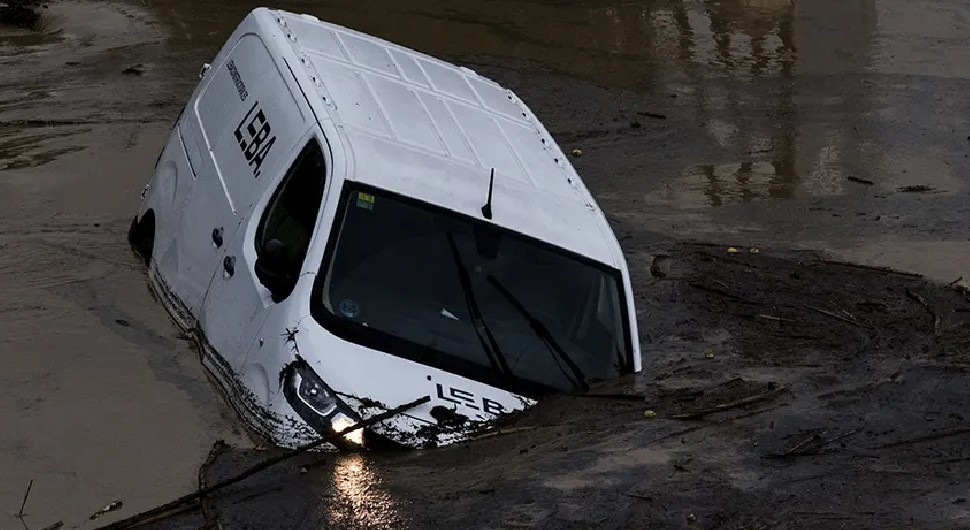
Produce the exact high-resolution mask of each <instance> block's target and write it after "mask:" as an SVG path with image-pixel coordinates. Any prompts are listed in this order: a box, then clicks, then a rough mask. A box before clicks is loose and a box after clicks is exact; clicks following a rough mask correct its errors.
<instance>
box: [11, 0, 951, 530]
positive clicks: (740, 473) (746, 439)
mask: <svg viewBox="0 0 970 530" xmlns="http://www.w3.org/2000/svg"><path fill="white" fill-rule="evenodd" d="M17 5H28V4H26V3H20V2H7V3H3V4H0V6H5V7H4V8H2V9H9V8H11V6H17ZM255 5H256V4H255V3H253V2H248V1H239V2H231V3H226V2H215V1H214V0H200V1H195V2H186V1H185V0H155V1H152V2H140V1H139V2H134V1H132V2H86V1H74V0H62V1H57V2H50V3H49V4H47V6H46V7H44V6H40V7H31V9H32V12H34V13H39V15H40V17H39V19H37V21H36V23H35V24H32V25H27V26H28V28H29V29H28V28H25V27H24V26H25V25H24V24H19V23H18V22H17V19H16V18H14V19H13V20H11V19H10V18H9V15H4V16H3V17H0V18H3V20H0V72H2V74H3V79H4V82H3V83H0V251H2V252H0V420H2V422H3V423H2V425H3V428H2V429H0V469H2V470H3V473H0V477H2V479H0V502H5V503H6V504H5V505H4V506H8V508H6V509H5V510H4V511H3V513H0V527H2V528H7V527H12V528H16V527H22V525H21V521H20V520H17V519H16V518H13V517H12V515H10V514H15V513H17V511H18V508H19V507H20V504H21V501H22V499H23V495H24V491H25V488H26V487H27V484H28V483H29V482H30V481H31V480H33V481H34V482H33V486H32V489H31V493H30V495H29V498H28V502H27V503H26V507H25V509H24V512H25V514H26V516H25V518H24V520H23V523H25V524H27V525H28V526H29V528H31V529H34V528H43V527H45V526H47V525H49V524H52V523H54V522H56V521H58V520H63V521H64V523H65V525H66V526H67V527H73V526H77V527H78V528H90V527H93V526H96V525H97V524H105V523H110V522H111V521H113V520H116V519H119V518H122V517H126V516H129V515H131V514H133V513H135V512H138V511H141V510H144V509H147V508H150V507H152V506H154V505H157V504H160V503H162V502H165V501H168V500H170V499H172V498H175V497H178V496H180V495H182V494H185V493H188V492H190V491H193V490H195V489H196V488H198V487H199V467H200V465H203V464H205V465H204V466H203V470H202V471H203V472H202V478H203V479H204V480H205V481H208V482H209V483H212V482H213V481H215V480H218V479H219V478H220V477H225V476H229V475H232V474H233V473H234V472H237V471H238V470H240V469H242V468H244V467H245V466H247V465H249V464H251V463H253V462H256V461H259V460H260V459H262V458H265V457H266V456H267V452H266V451H262V450H255V449H254V448H253V443H252V442H251V441H250V440H249V439H248V438H247V437H246V436H244V435H243V434H242V433H243V429H242V428H241V426H240V425H239V424H238V419H237V417H236V415H235V414H234V412H233V411H232V409H231V408H230V407H229V406H227V405H226V404H225V402H224V401H223V400H222V398H221V397H220V396H219V394H218V392H216V391H215V390H214V389H213V388H212V385H210V384H209V382H208V381H207V379H206V376H205V374H204V372H203V370H202V368H201V366H200V363H199V354H198V351H196V350H194V349H193V348H192V346H191V345H190V344H189V342H188V341H186V340H185V337H184V336H182V335H181V334H180V333H179V332H178V331H177V330H176V328H175V327H174V326H173V325H172V324H171V323H170V322H169V321H168V318H167V316H166V315H165V312H164V310H163V309H162V308H161V307H160V305H159V304H158V303H157V301H156V300H154V299H153V298H152V296H151V294H150V292H149V290H148V288H147V285H146V279H145V274H144V268H143V267H142V266H141V264H140V263H139V262H138V260H137V259H136V258H135V257H134V256H132V255H131V252H130V250H129V249H128V246H127V243H126V242H125V231H126V229H127V227H128V223H129V222H130V221H131V216H132V214H133V212H134V210H135V208H136V205H137V203H138V194H139V192H140V191H141V189H142V186H143V185H144V184H145V182H146V181H147V179H148V176H149V174H150V172H151V167H152V165H153V162H154V160H155V158H156V157H157V155H158V151H159V149H160V148H161V147H162V144H163V142H164V141H165V138H166V136H167V133H168V131H169V128H170V127H171V124H172V122H173V120H174V119H175V117H176V116H177V115H178V112H179V110H180V109H181V107H182V105H183V104H184V101H185V99H186V97H187V96H188V95H189V94H190V92H191V90H192V89H193V87H194V84H195V82H196V81H197V79H198V78H197V74H198V71H199V67H200V66H201V64H202V63H203V62H206V61H208V60H210V59H211V57H212V55H214V53H215V52H216V50H217V49H218V47H219V46H220V45H221V44H222V42H223V41H224V39H225V38H226V37H227V36H228V34H229V33H230V32H231V31H232V29H233V27H234V26H235V24H236V22H237V21H238V20H239V19H240V18H241V17H242V16H243V15H244V14H245V13H246V12H247V11H248V10H249V9H251V8H252V7H255ZM277 5H279V6H280V7H283V8H286V9H290V10H293V11H302V12H308V13H311V14H314V15H316V16H318V17H320V18H323V19H326V20H330V21H333V22H337V23H340V24H345V25H348V26H350V27H353V28H355V29H359V30H362V31H367V32H370V33H373V34H376V35H379V36H382V37H386V38H389V39H391V40H394V41H396V42H400V43H402V44H405V45H408V46H412V47H415V48H417V49H419V50H421V51H424V52H427V53H431V54H434V55H438V56H441V57H444V58H448V59H451V60H454V61H456V62H459V63H461V64H463V65H466V66H468V67H470V68H473V69H475V70H477V71H479V72H481V73H483V74H485V75H487V76H489V77H491V78H493V79H495V80H496V81H498V82H500V83H502V84H505V85H507V86H509V87H510V88H512V89H514V90H515V91H516V92H517V93H518V94H519V95H520V96H521V97H522V98H523V99H524V100H525V101H526V102H527V103H528V104H529V106H530V107H532V108H533V110H535V112H536V113H537V115H538V116H539V117H540V119H542V120H543V122H544V123H545V124H546V125H547V127H548V128H549V130H550V131H551V132H552V133H553V135H554V136H555V138H556V139H557V141H558V142H560V143H561V145H562V147H563V149H564V150H565V151H566V152H572V151H573V150H574V149H580V150H581V153H582V154H581V156H578V157H574V158H573V159H572V162H573V163H574V164H575V165H576V167H577V169H578V171H579V173H580V174H581V175H582V176H583V178H584V180H585V182H586V183H587V185H588V186H589V188H590V189H591V190H592V191H593V193H594V195H595V196H596V198H597V200H598V202H599V203H600V205H601V206H603V208H604V209H605V210H606V211H607V213H608V216H609V218H610V221H611V223H612V224H613V225H614V227H615V228H616V230H617V233H618V235H619V236H620V238H621V245H622V246H623V248H624V250H625V251H626V253H627V257H628V260H629V262H630V267H631V270H632V272H633V274H634V276H635V290H636V291H637V293H638V296H639V297H640V298H639V299H638V309H639V311H640V315H639V321H640V330H641V333H642V337H641V344H642V347H643V350H644V373H643V374H642V375H640V376H638V377H634V378H630V379H629V380H627V381H622V382H620V383H619V384H618V385H616V386H615V387H613V388H600V389H597V390H596V391H597V392H598V393H599V394H602V395H605V397H604V396H601V397H595V398H594V397H579V396H572V397H562V398H557V399H553V400H550V401H549V402H546V403H543V404H541V405H540V406H539V407H537V408H535V409H534V410H532V411H529V412H527V413H525V414H523V415H522V416H520V417H518V418H515V419H513V420H512V421H511V423H510V424H508V425H506V426H504V427H503V430H501V431H499V432H498V433H496V434H494V435H492V436H488V437H485V438H483V439H481V440H478V441H475V442H472V443H468V444H463V445H460V446H457V447H450V448H444V449H439V450H433V451H417V452H407V453H397V452H393V453H389V452H380V453H366V454H346V455H329V454H328V455H313V456H306V457H302V459H301V460H298V461H293V462H291V463H288V464H287V465H284V466H280V467H278V468H272V469H271V470H268V471H267V472H265V473H261V474H259V475H257V476H255V477H252V478H250V479H248V480H247V481H245V482H243V483H240V484H239V485H237V486H234V487H233V488H230V489H229V490H227V491H225V492H222V493H221V494H218V495H214V496H211V497H209V498H207V499H206V501H205V504H204V506H205V509H204V510H202V511H200V512H193V513H188V514H185V515H183V516H182V517H181V518H174V519H169V520H166V521H162V522H159V523H156V527H157V528H198V527H201V525H202V524H203V523H205V520H206V519H207V518H208V520H209V521H216V522H219V523H221V524H222V525H223V527H227V528H278V527H281V526H282V527H291V528H311V527H313V528H426V527H431V528H435V527H469V528H485V527H489V528H494V527H522V526H537V527H543V528H584V527H605V528H626V527H658V528H752V529H753V528H806V527H809V528H839V527H854V528H914V527H915V528H960V527H966V525H967V521H968V520H970V513H968V510H970V508H967V492H968V491H970V488H968V487H967V484H966V480H965V477H966V476H967V475H968V471H970V469H968V462H970V461H968V460H967V458H968V455H967V454H966V452H965V449H964V446H965V445H967V436H968V434H967V430H968V429H970V426H968V424H967V420H966V411H967V410H968V407H967V404H968V403H967V400H968V395H967V391H966V389H967V388H968V387H970V386H968V384H967V383H968V381H967V369H968V368H967V362H968V360H967V353H966V351H967V348H966V347H967V341H970V336H968V332H967V329H968V328H967V326H966V325H965V324H964V323H965V318H966V317H967V315H968V314H970V313H967V309H968V306H967V305H966V304H967V302H966V298H965V296H964V294H962V293H961V292H960V291H958V290H956V289H954V288H952V287H948V286H947V285H946V284H947V283H949V282H952V281H954V280H957V279H958V278H959V277H960V276H963V277H965V278H970V269H968V267H967V265H966V264H967V263H968V258H970V229H968V225H967V223H966V217H967V215H968V214H970V200H968V188H967V185H966V175H968V174H970V162H968V159H967V156H968V152H970V151H968V149H970V147H968V146H970V143H968V141H970V140H968V139H970V126H968V125H967V115H966V104H965V100H966V98H967V94H968V93H970V80H968V75H967V74H966V72H967V71H968V70H967V67H968V66H970V56H968V55H967V54H966V52H965V50H966V35H965V31H963V29H964V28H963V25H962V21H964V20H966V19H967V17H968V16H970V4H968V3H967V2H965V1H962V0H949V1H946V2H937V3H932V4H923V3H917V2H909V1H907V0H851V1H842V0H839V1H836V0H816V1H813V2H798V3H796V2H791V1H787V0H759V1H742V0H721V1H719V2H715V1H705V2H679V1H672V0H655V1H641V2H627V3H621V4H616V3H613V4H610V3H604V2H600V1H597V0H589V1H583V2H576V3H572V4H562V3H557V2H543V1H539V0H536V1H526V2H520V1H511V0H508V1H505V0H503V1H498V2H482V1H478V0H461V1H455V2H439V3H423V4H408V3H401V2H395V1H391V0H377V1H374V2H368V3H367V4H361V3H352V2H332V3H328V4H327V5H320V4H317V3H310V2H305V1H299V0H291V1H287V2H282V3H279V4H277ZM732 246H733V247H734V248H735V249H736V250H737V251H738V252H737V253H730V254H729V253H728V252H727V249H728V248H729V247H732ZM752 248H756V249H757V250H758V252H757V253H751V252H750V250H751V249H752ZM838 260H849V261H851V262H854V263H857V264H866V265H871V266H876V267H879V266H889V267H894V268H897V269H900V270H902V271H906V272H910V273H921V274H923V275H924V276H923V277H916V276H912V275H909V274H900V273H892V272H886V271H883V270H878V269H866V268H859V267H855V266H848V265H839V264H835V263H831V262H832V261H838ZM960 285H962V284H961V283H958V284H955V287H956V286H960ZM620 393H632V394H636V395H637V396H636V397H633V398H628V397H622V396H612V397H610V395H613V394H620ZM648 412H649V414H648ZM648 416H649V417H648ZM218 439H224V440H226V441H227V442H228V443H229V444H230V445H231V446H232V448H233V449H232V450H230V451H228V452H224V453H221V454H219V455H218V456H215V457H214V458H213V459H212V460H211V461H209V462H208V463H206V462H207V460H208V456H209V450H210V447H211V446H212V443H213V442H214V441H215V440H218ZM301 468H305V469H306V472H305V473H303V472H302V469H301ZM113 500H121V501H123V505H122V506H121V507H120V509H118V510H114V511H111V512H109V513H106V514H104V515H103V516H101V517H99V518H98V519H97V520H96V521H91V520H89V519H88V517H89V515H91V514H92V513H94V512H95V511H96V510H98V509H100V508H102V507H104V506H106V505H108V504H109V503H111V502H112V501H113Z"/></svg>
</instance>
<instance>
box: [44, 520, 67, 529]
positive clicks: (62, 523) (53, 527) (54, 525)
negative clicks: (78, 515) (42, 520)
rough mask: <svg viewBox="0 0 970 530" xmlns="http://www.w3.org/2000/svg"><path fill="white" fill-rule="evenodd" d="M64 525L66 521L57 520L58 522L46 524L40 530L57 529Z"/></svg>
mask: <svg viewBox="0 0 970 530" xmlns="http://www.w3.org/2000/svg"><path fill="white" fill-rule="evenodd" d="M62 526H64V521H57V522H56V523H54V524H52V525H50V526H45V527H44V528H41V529H40V530H57V529H58V528H60V527H62Z"/></svg>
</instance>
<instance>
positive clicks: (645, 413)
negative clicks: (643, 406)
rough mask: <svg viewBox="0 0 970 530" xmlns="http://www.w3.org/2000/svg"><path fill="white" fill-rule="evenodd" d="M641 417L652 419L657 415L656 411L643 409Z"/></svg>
mask: <svg viewBox="0 0 970 530" xmlns="http://www.w3.org/2000/svg"><path fill="white" fill-rule="evenodd" d="M643 417H644V418H647V419H648V420H652V419H654V418H656V417H657V413H656V412H654V411H652V410H645V411H643Z"/></svg>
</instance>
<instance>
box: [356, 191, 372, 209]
mask: <svg viewBox="0 0 970 530" xmlns="http://www.w3.org/2000/svg"><path fill="white" fill-rule="evenodd" d="M357 207H358V208H367V209H368V210H373V209H374V196H373V195H371V194H370V193H364V192H362V191H358V192H357Z"/></svg>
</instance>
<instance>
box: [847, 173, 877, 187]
mask: <svg viewBox="0 0 970 530" xmlns="http://www.w3.org/2000/svg"><path fill="white" fill-rule="evenodd" d="M846 179H848V180H849V182H858V183H859V184H865V185H866V186H872V185H873V184H875V182H873V181H871V180H867V179H864V178H860V177H856V176H854V175H849V176H848V177H846Z"/></svg>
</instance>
